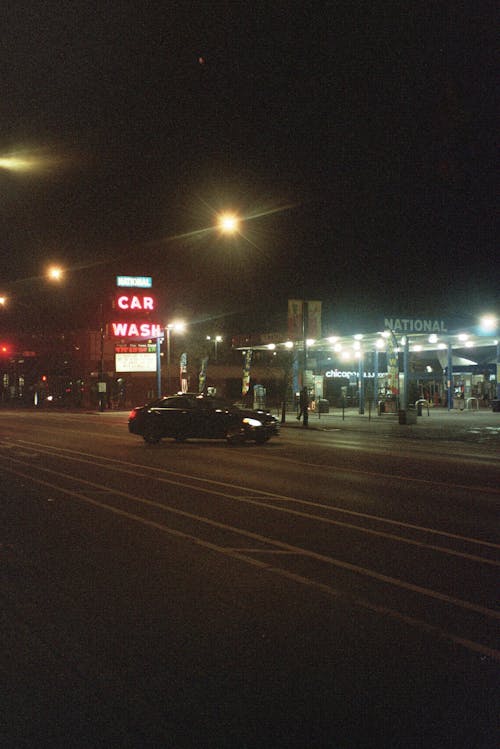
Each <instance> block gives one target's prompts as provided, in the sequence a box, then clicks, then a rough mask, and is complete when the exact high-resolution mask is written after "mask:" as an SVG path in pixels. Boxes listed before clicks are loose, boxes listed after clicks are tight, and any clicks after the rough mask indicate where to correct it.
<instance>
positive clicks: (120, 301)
mask: <svg viewBox="0 0 500 749" xmlns="http://www.w3.org/2000/svg"><path fill="white" fill-rule="evenodd" d="M116 303H117V305H118V307H119V308H120V309H124V310H133V309H140V310H154V308H155V300H154V299H153V297H152V296H142V297H140V296H135V295H134V296H129V295H128V294H122V295H121V296H119V297H118V298H117V300H116Z"/></svg>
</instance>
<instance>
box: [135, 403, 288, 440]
mask: <svg viewBox="0 0 500 749" xmlns="http://www.w3.org/2000/svg"><path fill="white" fill-rule="evenodd" d="M128 428H129V432H130V433H131V434H138V435H140V436H141V437H143V438H144V440H145V441H146V442H148V443H150V444H154V443H156V442H159V441H160V440H161V439H162V437H173V438H174V439H175V440H177V441H178V442H183V441H184V440H186V439H188V438H189V437H201V438H204V439H226V440H228V442H245V441H247V440H251V441H254V442H256V443H257V444H262V443H264V442H266V441H267V440H268V439H269V438H270V437H272V436H273V435H276V434H278V433H279V423H278V420H277V419H276V418H275V417H274V416H272V415H271V414H270V413H269V412H268V411H263V410H251V409H249V410H246V409H243V408H239V407H238V406H235V405H233V404H231V403H230V402H229V401H225V400H223V399H221V398H216V397H214V396H210V395H197V394H194V393H193V394H192V393H182V394H179V395H172V396H167V397H164V398H158V400H155V401H151V403H148V404H146V405H144V406H138V407H137V408H134V409H133V411H131V413H130V415H129V419H128Z"/></svg>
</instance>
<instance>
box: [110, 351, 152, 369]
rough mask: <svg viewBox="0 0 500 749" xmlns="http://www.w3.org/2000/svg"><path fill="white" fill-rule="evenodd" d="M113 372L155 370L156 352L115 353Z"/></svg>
mask: <svg viewBox="0 0 500 749" xmlns="http://www.w3.org/2000/svg"><path fill="white" fill-rule="evenodd" d="M115 372H156V354H115Z"/></svg>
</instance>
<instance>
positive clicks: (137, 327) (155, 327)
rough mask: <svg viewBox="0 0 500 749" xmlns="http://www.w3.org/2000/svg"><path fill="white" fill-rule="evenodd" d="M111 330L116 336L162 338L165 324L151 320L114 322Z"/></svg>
mask: <svg viewBox="0 0 500 749" xmlns="http://www.w3.org/2000/svg"><path fill="white" fill-rule="evenodd" d="M111 332H112V335H114V336H115V337H116V338H162V337H163V333H164V331H163V326H162V325H160V324H159V323H150V322H142V323H141V322H112V323H111Z"/></svg>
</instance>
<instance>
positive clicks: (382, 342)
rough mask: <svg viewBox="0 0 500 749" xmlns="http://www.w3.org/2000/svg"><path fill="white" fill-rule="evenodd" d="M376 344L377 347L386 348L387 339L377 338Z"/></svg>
mask: <svg viewBox="0 0 500 749" xmlns="http://www.w3.org/2000/svg"><path fill="white" fill-rule="evenodd" d="M375 346H376V347H377V348H378V349H382V348H384V346H385V341H384V340H383V338H377V340H376V341H375Z"/></svg>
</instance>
